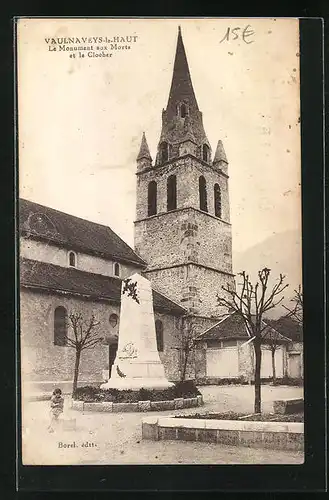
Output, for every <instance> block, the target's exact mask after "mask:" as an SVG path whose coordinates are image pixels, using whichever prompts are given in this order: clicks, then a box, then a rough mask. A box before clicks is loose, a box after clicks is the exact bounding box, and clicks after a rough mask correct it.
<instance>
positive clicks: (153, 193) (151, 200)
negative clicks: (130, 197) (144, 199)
mask: <svg viewBox="0 0 329 500" xmlns="http://www.w3.org/2000/svg"><path fill="white" fill-rule="evenodd" d="M147 196H148V211H147V213H148V216H150V215H156V213H157V183H156V182H155V181H151V182H150V183H149V185H148V195H147Z"/></svg>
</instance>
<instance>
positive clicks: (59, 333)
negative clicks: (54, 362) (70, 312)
mask: <svg viewBox="0 0 329 500" xmlns="http://www.w3.org/2000/svg"><path fill="white" fill-rule="evenodd" d="M66 337H67V312H66V309H65V307H62V306H59V307H56V309H55V313H54V344H55V345H58V346H65V345H66V344H67V338H66Z"/></svg>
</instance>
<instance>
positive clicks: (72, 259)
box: [69, 252, 77, 267]
mask: <svg viewBox="0 0 329 500" xmlns="http://www.w3.org/2000/svg"><path fill="white" fill-rule="evenodd" d="M76 265H77V256H76V254H75V253H74V252H69V266H70V267H76Z"/></svg>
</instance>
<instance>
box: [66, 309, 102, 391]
mask: <svg viewBox="0 0 329 500" xmlns="http://www.w3.org/2000/svg"><path fill="white" fill-rule="evenodd" d="M99 324H100V323H99V321H96V318H95V316H94V315H93V314H92V315H91V316H90V317H89V318H85V317H84V316H83V314H82V313H79V312H72V313H70V314H69V317H68V327H69V328H71V329H72V331H73V337H69V336H68V335H66V344H67V346H68V347H73V348H74V349H75V363H74V377H73V392H75V390H76V389H77V386H78V377H79V366H80V359H81V353H82V351H84V350H85V349H92V348H94V347H95V346H96V345H97V344H99V343H100V342H101V341H102V340H103V338H102V337H100V336H99V334H98V331H97V327H98V325H99Z"/></svg>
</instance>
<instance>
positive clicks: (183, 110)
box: [180, 104, 187, 118]
mask: <svg viewBox="0 0 329 500" xmlns="http://www.w3.org/2000/svg"><path fill="white" fill-rule="evenodd" d="M180 116H181V118H185V117H186V116H187V106H186V104H181V105H180Z"/></svg>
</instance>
